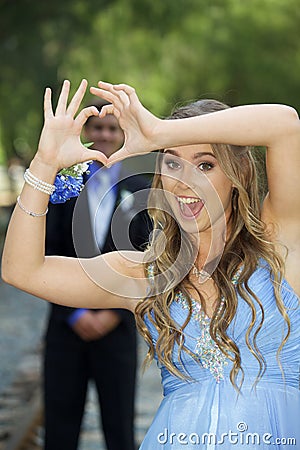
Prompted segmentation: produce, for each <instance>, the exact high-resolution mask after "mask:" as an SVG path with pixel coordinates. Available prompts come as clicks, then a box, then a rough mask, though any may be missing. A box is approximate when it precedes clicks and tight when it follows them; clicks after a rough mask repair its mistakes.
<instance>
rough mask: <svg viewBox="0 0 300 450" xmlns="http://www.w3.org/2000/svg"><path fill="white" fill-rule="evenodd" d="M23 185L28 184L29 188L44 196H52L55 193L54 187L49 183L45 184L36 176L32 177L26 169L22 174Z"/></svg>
mask: <svg viewBox="0 0 300 450" xmlns="http://www.w3.org/2000/svg"><path fill="white" fill-rule="evenodd" d="M24 180H25V183H27V184H29V186H31V187H33V188H34V189H37V190H38V191H40V192H43V193H44V194H48V195H52V194H53V192H54V191H55V186H54V185H53V184H50V183H46V182H45V181H42V180H40V179H39V178H37V177H36V176H34V175H33V174H32V173H31V172H30V170H29V169H26V171H25V173H24Z"/></svg>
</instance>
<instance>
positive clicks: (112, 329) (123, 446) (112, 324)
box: [44, 100, 150, 450]
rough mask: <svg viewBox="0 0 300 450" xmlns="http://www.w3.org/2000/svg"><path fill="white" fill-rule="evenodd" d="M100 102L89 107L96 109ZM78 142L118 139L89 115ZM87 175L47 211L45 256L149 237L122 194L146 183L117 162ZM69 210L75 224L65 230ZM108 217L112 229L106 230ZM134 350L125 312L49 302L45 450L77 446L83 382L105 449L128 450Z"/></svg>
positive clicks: (112, 128)
mask: <svg viewBox="0 0 300 450" xmlns="http://www.w3.org/2000/svg"><path fill="white" fill-rule="evenodd" d="M104 104H106V102H105V101H101V100H99V101H98V100H97V101H95V102H94V103H93V105H95V106H96V107H97V108H98V109H99V111H100V110H101V107H102V106H103V105H104ZM84 140H85V141H86V142H93V144H92V146H91V148H93V149H96V150H100V151H102V152H103V153H104V154H105V155H106V156H110V155H111V154H112V153H114V152H115V151H117V150H118V149H119V148H120V147H121V146H122V144H123V141H124V135H123V131H122V129H121V128H120V127H119V124H118V121H117V119H116V118H115V117H114V116H113V115H108V116H106V117H104V118H103V119H100V118H99V117H95V116H93V117H90V118H89V119H88V121H87V122H86V125H85V128H84ZM89 171H90V174H89V175H88V177H89V179H85V180H84V181H85V182H86V185H85V188H84V190H83V191H82V193H81V194H80V197H79V199H78V201H77V203H76V199H74V198H73V199H71V200H68V201H67V202H66V203H63V204H56V205H50V206H49V213H48V217H47V236H46V248H47V254H48V255H51V254H55V255H63V256H70V257H73V256H78V257H92V256H96V255H97V254H99V253H105V252H109V251H112V250H115V249H116V241H117V247H118V249H121V250H126V249H132V247H130V243H129V242H127V240H126V236H127V232H128V231H129V238H130V240H131V242H132V244H133V246H134V248H135V249H139V250H143V249H144V248H145V244H146V243H147V241H148V236H149V233H150V221H149V218H148V215H147V213H146V212H145V208H146V198H145V195H142V196H139V195H138V196H137V197H135V195H133V196H130V194H131V193H133V192H142V191H143V190H144V189H146V188H148V187H149V181H148V180H147V179H145V178H143V177H141V176H137V175H133V176H130V177H127V176H126V175H124V169H123V166H122V164H121V163H117V164H114V165H113V166H111V168H109V169H107V168H103V167H102V168H101V165H99V163H97V162H94V163H93V164H91V166H90V169H89ZM144 192H145V191H144ZM104 193H106V195H105V196H104ZM103 196H104V197H103ZM126 197H127V202H126ZM141 197H143V199H144V200H141ZM101 199H103V202H101ZM141 203H143V204H141ZM75 204H76V216H77V214H78V216H77V217H80V221H79V222H78V221H74V224H73V223H72V221H73V213H74V208H75ZM99 205H100V206H99ZM114 216H115V217H117V220H115V221H114V222H115V224H117V225H116V226H117V228H116V227H115V229H114V227H112V226H111V225H112V219H113V217H114ZM76 227H77V228H76ZM72 233H74V238H75V244H74V242H73V235H72ZM123 233H124V239H123V237H122V236H123ZM122 240H123V241H124V242H122ZM76 241H77V242H76ZM132 244H131V245H132ZM75 247H76V248H75ZM84 295H85V293H84V292H82V296H83V297H84ZM136 350H137V349H136V329H135V320H134V316H133V314H132V313H131V312H129V311H127V310H120V309H118V310H88V309H75V308H70V307H64V306H60V305H56V304H51V309H50V316H49V322H48V327H47V332H46V337H45V355H44V356H45V358H44V404H45V446H44V449H45V450H76V449H77V448H78V442H79V436H80V427H81V423H82V418H83V413H84V406H85V402H86V395H87V388H88V382H89V381H90V380H93V382H94V383H95V387H96V390H97V394H98V399H99V406H100V413H101V425H102V429H103V433H104V437H105V441H106V446H107V449H108V450H135V448H136V447H135V439H134V397H135V379H136V365H137V351H136Z"/></svg>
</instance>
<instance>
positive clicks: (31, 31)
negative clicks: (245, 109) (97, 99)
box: [0, 0, 300, 160]
mask: <svg viewBox="0 0 300 450" xmlns="http://www.w3.org/2000/svg"><path fill="white" fill-rule="evenodd" d="M299 15H300V9H299V7H298V0H285V1H284V2H283V1H282V0H249V1H244V0H176V1H174V0H163V1H153V0H110V1H108V0H89V1H86V0H64V1H58V0H52V1H51V2H46V1H37V0H2V1H0V17H1V19H0V36H1V40H0V58H1V71H0V82H1V84H0V86H1V87H0V128H1V138H0V139H1V141H2V145H1V143H0V148H2V149H4V151H5V153H6V155H7V157H9V156H11V155H12V154H14V153H17V154H18V155H19V156H21V157H23V158H24V159H25V160H29V159H30V158H31V156H32V154H33V152H34V151H35V149H36V146H37V139H38V135H39V132H40V129H41V126H42V96H43V91H44V89H45V87H46V86H48V85H49V86H51V87H52V88H53V91H54V98H56V95H57V91H58V89H59V87H60V85H61V82H62V80H63V79H64V78H69V79H70V80H71V82H72V89H75V87H76V86H77V84H78V83H79V82H80V80H81V78H83V77H84V78H87V79H88V80H89V82H90V84H91V85H95V84H96V83H97V81H98V80H99V79H102V80H107V81H110V82H126V83H128V84H131V85H133V86H134V87H135V88H136V89H137V92H138V93H139V94H140V97H141V99H142V101H143V103H144V104H145V105H146V106H147V107H149V108H150V109H151V110H152V111H153V112H155V113H156V114H158V115H160V116H165V115H167V114H169V113H170V111H171V109H172V108H173V106H174V105H175V104H176V103H178V102H179V103H182V102H187V101H190V100H193V99H195V98H204V97H214V98H218V99H220V100H223V101H225V102H228V103H230V104H241V103H257V102H282V103H287V104H291V105H293V106H295V107H296V108H297V109H299V108H300V101H299V100H298V95H297V94H298V86H299V82H298V77H299V75H298V74H299V72H300V43H299V38H298V34H299V33H298V28H299V23H300V20H299V19H300V17H299ZM87 100H88V99H87Z"/></svg>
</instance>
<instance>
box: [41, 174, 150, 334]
mask: <svg viewBox="0 0 300 450" xmlns="http://www.w3.org/2000/svg"><path fill="white" fill-rule="evenodd" d="M119 178H120V179H121V181H120V182H119V183H118V185H117V192H116V204H115V210H114V213H113V221H112V223H111V227H109V229H108V233H107V236H106V240H105V244H104V247H103V249H102V253H106V252H109V251H113V250H116V248H117V249H118V250H127V249H129V250H130V249H138V250H143V249H144V248H145V245H146V243H147V242H148V237H149V233H150V231H151V222H150V219H149V216H148V214H147V211H146V207H147V195H148V192H147V190H148V188H149V187H150V181H148V180H147V179H146V178H144V177H141V176H137V175H133V176H130V177H126V175H125V174H124V171H123V169H121V173H120V177H119ZM129 192H136V195H135V196H134V197H132V198H134V202H132V200H131V201H129V202H128V201H127V202H126V201H124V202H122V198H123V197H124V193H125V195H127V194H128V193H129ZM129 224H130V227H129ZM128 228H129V238H128V235H127V233H126V232H127V230H128ZM129 240H131V242H132V243H133V244H134V247H132V244H130V241H129ZM99 253H101V252H100V251H99V249H98V247H97V244H96V243H95V240H94V233H93V232H92V226H91V219H90V214H89V209H88V201H87V193H86V189H84V190H83V191H82V193H81V194H80V196H79V198H78V199H77V198H72V199H70V200H68V201H67V202H66V203H62V204H56V205H52V204H50V205H49V213H48V215H47V233H46V254H48V255H61V256H71V257H76V256H77V257H93V256H96V255H98V254H99ZM82 295H83V296H84V292H83V293H82ZM74 311H75V308H71V307H67V306H61V305H56V304H51V316H50V324H49V328H48V333H47V338H48V339H49V338H52V339H55V332H54V328H55V327H54V326H53V325H54V323H53V322H54V321H64V322H65V323H66V321H67V319H68V317H69V315H70V314H72V313H73V312H74ZM114 311H117V312H118V313H119V314H120V315H121V317H122V322H121V325H123V326H128V327H130V328H131V329H132V328H133V324H134V317H133V314H132V313H130V312H129V311H126V310H122V309H118V310H114ZM51 324H52V326H51ZM67 326H68V325H67ZM68 327H69V326H68Z"/></svg>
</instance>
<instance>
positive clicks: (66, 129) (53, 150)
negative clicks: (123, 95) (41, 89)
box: [35, 80, 107, 171]
mask: <svg viewBox="0 0 300 450" xmlns="http://www.w3.org/2000/svg"><path fill="white" fill-rule="evenodd" d="M86 88H87V81H86V80H82V82H81V83H80V86H79V88H78V89H77V91H76V92H75V94H74V96H73V98H72V100H71V101H70V104H69V106H67V103H68V97H69V92H70V82H69V81H68V80H65V81H64V83H63V86H62V90H61V93H60V96H59V99H58V103H57V107H56V110H55V113H54V112H53V108H52V101H51V89H50V88H47V89H46V91H45V97H44V127H43V130H42V133H41V136H40V141H39V145H38V151H37V153H36V156H35V159H36V160H38V161H39V162H41V163H43V164H45V165H47V166H50V167H53V168H55V170H56V171H59V170H61V169H62V168H64V167H70V166H72V165H74V164H77V163H81V162H85V161H89V160H97V161H100V162H102V163H103V164H106V163H107V158H106V156H105V155H104V154H103V153H101V152H100V151H98V150H90V149H88V148H86V147H85V146H84V145H83V144H82V143H81V140H80V134H81V131H82V127H83V125H84V123H85V122H86V121H87V119H88V118H89V117H90V116H98V115H99V111H98V110H97V108H96V107H94V106H92V107H88V108H84V109H83V110H82V111H81V112H80V113H79V114H78V115H77V117H75V115H76V113H77V111H78V108H79V106H80V103H81V101H82V99H83V97H84V94H85V91H86Z"/></svg>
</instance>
